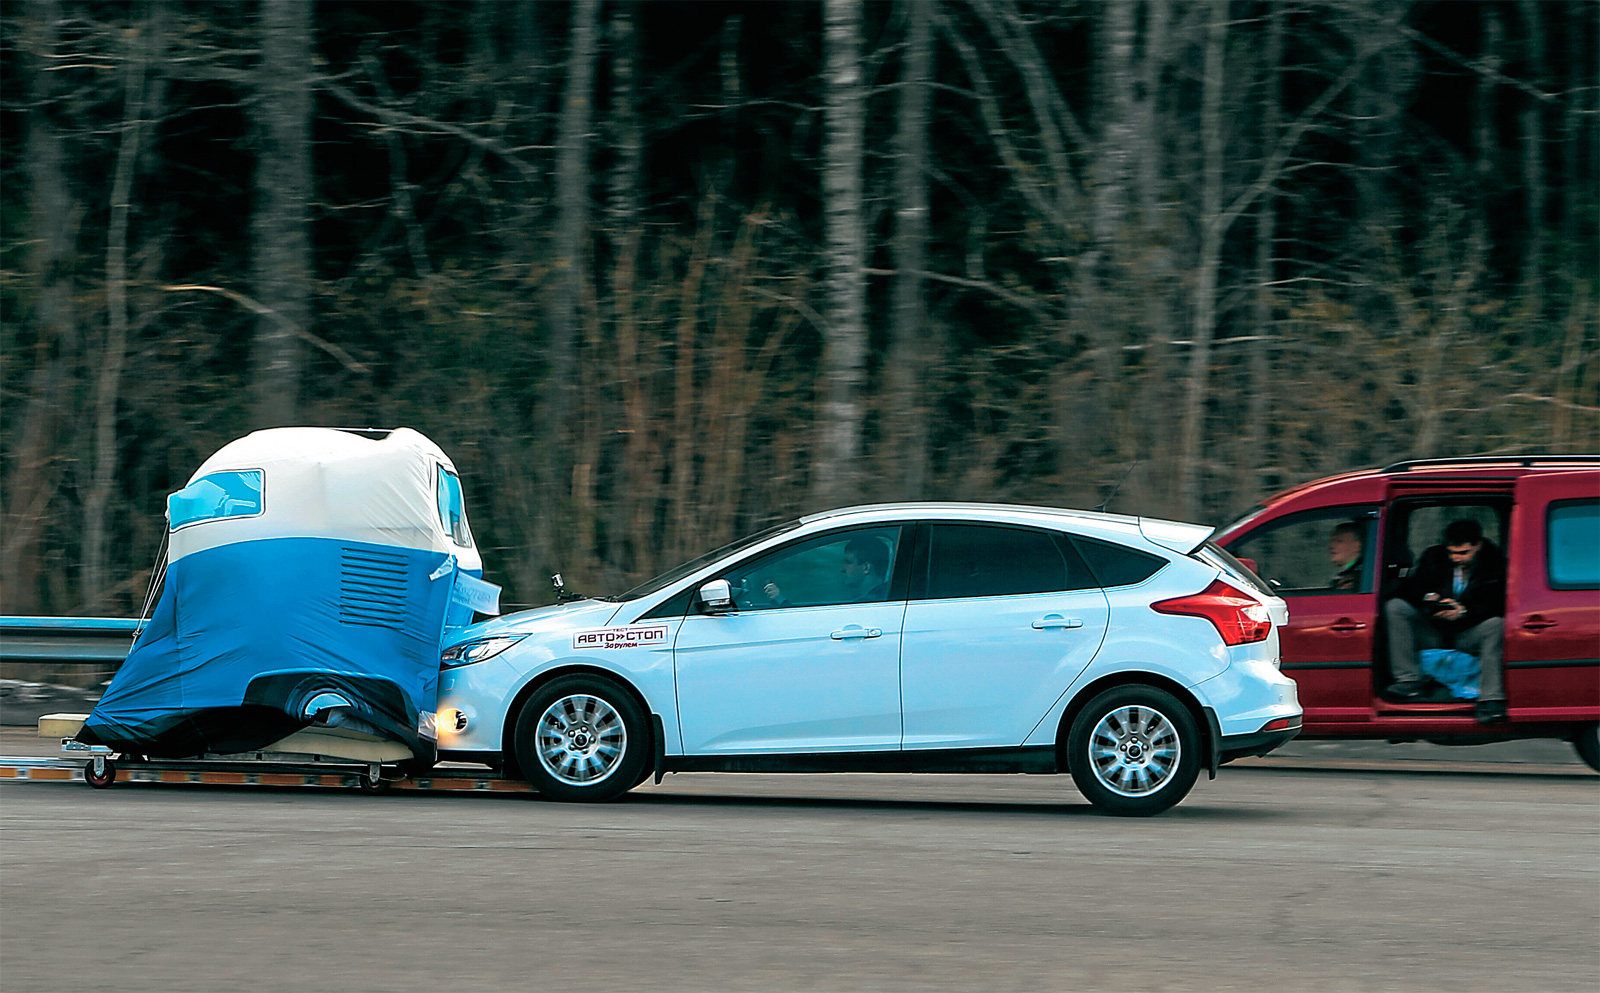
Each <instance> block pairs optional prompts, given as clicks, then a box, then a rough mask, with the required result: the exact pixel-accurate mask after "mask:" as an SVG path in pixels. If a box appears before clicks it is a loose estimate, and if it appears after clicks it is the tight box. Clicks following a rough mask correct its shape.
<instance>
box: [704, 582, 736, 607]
mask: <svg viewBox="0 0 1600 993" xmlns="http://www.w3.org/2000/svg"><path fill="white" fill-rule="evenodd" d="M700 606H701V607H702V608H704V610H705V612H706V613H708V614H726V613H729V612H730V611H732V610H733V588H732V587H731V586H729V585H728V581H727V580H726V579H713V580H712V581H711V582H709V583H707V584H705V585H704V586H702V587H700Z"/></svg>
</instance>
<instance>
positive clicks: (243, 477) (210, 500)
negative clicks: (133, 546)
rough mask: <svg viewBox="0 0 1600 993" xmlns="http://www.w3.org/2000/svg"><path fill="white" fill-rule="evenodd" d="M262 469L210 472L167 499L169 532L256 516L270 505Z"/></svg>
mask: <svg viewBox="0 0 1600 993" xmlns="http://www.w3.org/2000/svg"><path fill="white" fill-rule="evenodd" d="M265 487H266V480H265V478H264V474H263V473H262V471H261V470H260V469H228V470H225V471H223V472H209V473H206V474H205V475H204V476H201V477H200V478H199V479H197V480H195V481H194V482H192V483H190V484H189V485H188V486H185V487H184V488H183V489H181V490H179V491H178V492H176V493H174V494H172V495H171V496H169V497H167V529H168V530H170V531H176V530H178V529H179V528H181V527H185V526H187V525H190V524H199V523H201V522H204V521H217V520H222V519H223V518H228V517H256V516H259V515H260V514H261V513H262V510H263V508H264V507H265V506H266V504H265V498H264V496H263V492H264V490H265Z"/></svg>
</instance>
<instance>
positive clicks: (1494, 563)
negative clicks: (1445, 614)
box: [1400, 541, 1506, 631]
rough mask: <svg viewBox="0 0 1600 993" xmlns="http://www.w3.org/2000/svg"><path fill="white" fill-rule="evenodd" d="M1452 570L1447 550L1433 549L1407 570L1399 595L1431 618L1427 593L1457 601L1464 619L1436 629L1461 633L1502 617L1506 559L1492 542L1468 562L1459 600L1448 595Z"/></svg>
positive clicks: (1451, 581)
mask: <svg viewBox="0 0 1600 993" xmlns="http://www.w3.org/2000/svg"><path fill="white" fill-rule="evenodd" d="M1454 576H1455V566H1453V565H1451V564H1450V550H1449V549H1448V548H1446V547H1445V546H1444V545H1434V546H1433V547H1432V548H1430V549H1428V550H1427V551H1425V552H1423V553H1422V558H1421V559H1419V560H1418V562H1417V567H1416V568H1415V569H1413V570H1411V575H1410V576H1408V577H1407V578H1406V581H1405V585H1404V586H1403V587H1402V588H1401V591H1400V595H1401V596H1403V597H1405V599H1406V600H1407V601H1409V602H1410V603H1411V605H1412V606H1413V607H1416V608H1417V609H1418V610H1420V611H1422V613H1424V614H1427V615H1431V614H1432V613H1433V612H1434V606H1433V603H1432V602H1431V601H1428V600H1426V599H1424V597H1425V596H1426V595H1427V594H1429V593H1434V594H1437V595H1438V596H1439V597H1440V598H1449V599H1452V600H1457V601H1460V603H1461V605H1462V606H1463V607H1465V608H1467V612H1466V614H1465V615H1463V616H1462V617H1461V619H1460V620H1456V621H1443V620H1441V621H1436V623H1437V624H1439V626H1440V627H1443V628H1446V629H1449V630H1452V631H1464V630H1466V629H1467V628H1470V627H1472V626H1473V625H1475V624H1478V623H1479V622H1481V621H1484V620H1486V619H1488V618H1490V617H1503V616H1505V612H1506V557H1505V554H1504V553H1503V552H1501V551H1500V549H1498V548H1496V547H1495V546H1494V544H1493V543H1492V542H1488V541H1485V542H1484V543H1483V547H1482V548H1480V549H1478V554H1477V556H1476V557H1475V558H1474V559H1473V560H1472V570H1471V571H1470V572H1469V573H1468V574H1467V588H1466V589H1465V590H1463V591H1462V593H1461V595H1460V596H1456V595H1455V593H1453V592H1451V587H1452V585H1453V580H1454Z"/></svg>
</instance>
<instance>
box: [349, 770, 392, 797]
mask: <svg viewBox="0 0 1600 993" xmlns="http://www.w3.org/2000/svg"><path fill="white" fill-rule="evenodd" d="M356 789H358V790H360V791H361V792H363V793H365V794H366V795H367V796H378V795H380V794H383V793H387V792H389V781H388V780H387V779H379V778H375V777H373V776H369V775H367V774H366V773H362V774H361V782H360V783H359V784H357V786H356Z"/></svg>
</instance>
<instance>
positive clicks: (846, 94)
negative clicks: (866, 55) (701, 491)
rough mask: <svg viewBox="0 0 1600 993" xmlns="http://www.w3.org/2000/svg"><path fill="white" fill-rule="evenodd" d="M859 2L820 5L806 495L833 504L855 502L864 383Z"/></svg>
mask: <svg viewBox="0 0 1600 993" xmlns="http://www.w3.org/2000/svg"><path fill="white" fill-rule="evenodd" d="M860 49H861V0H824V6H823V52H824V62H825V66H824V73H825V78H824V80H823V89H824V93H825V100H824V102H825V109H824V120H825V122H826V125H825V138H824V146H825V147H824V153H823V158H824V163H823V176H822V201H823V212H824V224H825V228H826V232H827V234H826V240H827V247H826V249H825V259H824V265H825V268H826V273H827V277H826V282H827V300H828V302H827V307H826V311H825V313H826V327H825V329H824V334H825V339H824V341H823V349H822V372H821V376H820V382H819V384H818V388H819V389H820V391H821V393H822V408H821V411H820V413H819V416H818V440H819V442H820V446H819V447H820V449H821V450H820V451H819V452H818V454H817V458H816V459H815V463H814V465H815V468H814V473H815V475H814V477H813V480H812V495H813V497H814V498H815V500H816V502H817V505H818V506H819V507H822V506H834V505H837V504H840V503H846V502H849V501H850V500H852V499H854V498H855V497H856V494H857V492H858V491H859V486H860V480H859V470H858V465H857V463H858V459H859V455H860V448H861V421H862V402H861V394H862V391H863V389H864V386H865V380H866V358H867V323H866V312H867V282H866V274H865V272H863V269H864V268H865V266H866V257H867V245H866V230H865V227H864V226H863V223H862V161H861V156H862V151H863V145H864V142H865V129H866V85H865V82H864V80H863V79H862V74H861V55H860Z"/></svg>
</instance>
